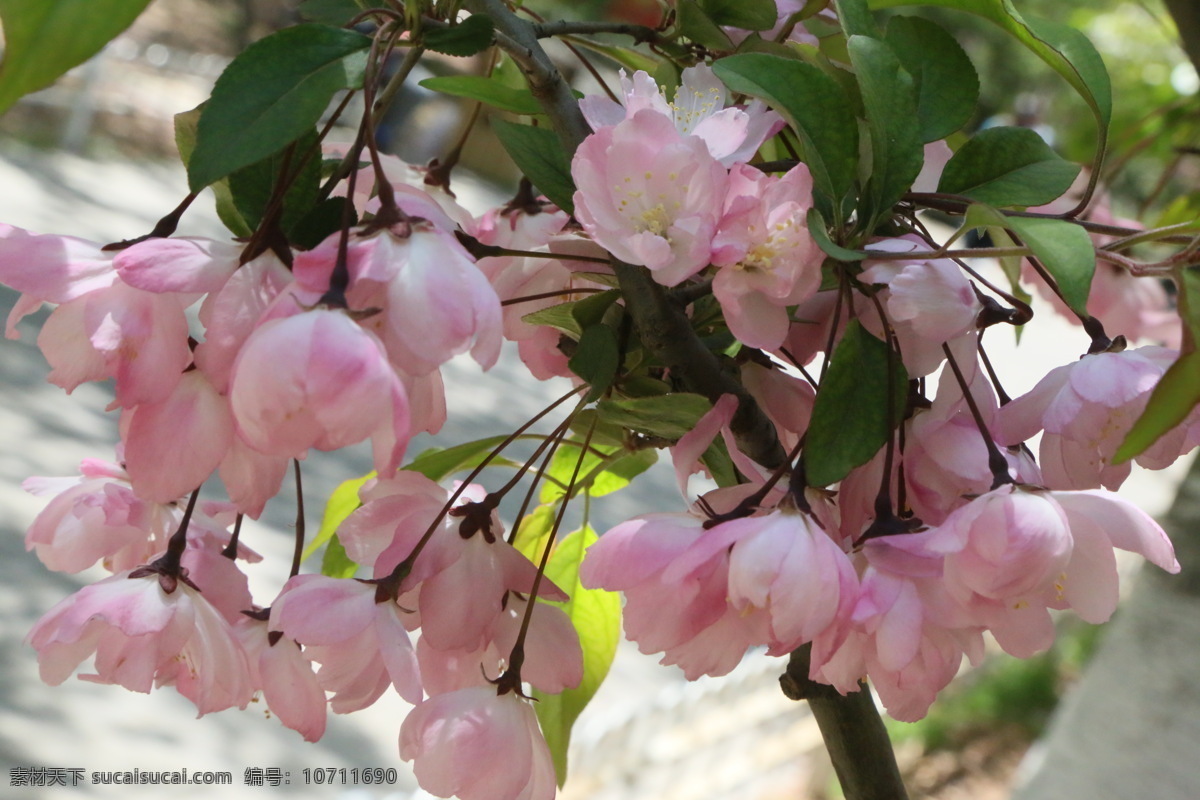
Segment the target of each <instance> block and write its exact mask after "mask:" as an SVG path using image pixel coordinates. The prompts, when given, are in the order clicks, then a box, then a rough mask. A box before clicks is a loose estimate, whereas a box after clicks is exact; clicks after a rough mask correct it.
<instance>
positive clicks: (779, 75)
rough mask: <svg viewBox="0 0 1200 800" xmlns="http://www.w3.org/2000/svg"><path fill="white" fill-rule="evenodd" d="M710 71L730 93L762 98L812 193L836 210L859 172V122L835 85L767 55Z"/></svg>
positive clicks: (743, 57) (736, 59)
mask: <svg viewBox="0 0 1200 800" xmlns="http://www.w3.org/2000/svg"><path fill="white" fill-rule="evenodd" d="M713 71H714V72H716V74H717V77H718V78H720V79H721V80H722V81H724V82H725V85H726V86H728V87H729V88H730V89H731V90H733V91H735V92H742V93H743V94H749V95H753V96H755V97H761V98H762V99H763V100H765V101H767V103H768V104H769V105H770V106H771V107H772V108H774V109H775V110H776V111H778V112H779V113H780V114H782V115H783V116H784V117H785V118H786V119H787V120H788V122H789V123H790V124H791V126H792V128H793V129H794V130H795V131H796V133H797V135H798V136H799V137H800V140H801V143H802V144H803V147H804V161H805V163H806V164H807V165H808V169H809V171H810V172H811V173H812V176H813V184H814V186H815V188H816V189H817V191H819V192H820V193H822V194H824V195H825V197H826V198H827V199H828V201H829V202H830V204H831V206H832V207H833V208H835V209H836V208H839V207H840V203H841V199H842V198H843V197H844V196H845V195H846V193H847V192H849V191H850V187H851V186H853V185H854V179H855V177H856V171H857V169H858V121H857V120H856V119H855V117H854V113H853V112H852V111H851V110H850V107H849V106H848V105H847V103H846V97H845V92H844V91H843V90H842V88H841V87H840V86H839V85H838V83H837V82H836V81H835V80H834V79H833V78H831V77H829V76H828V75H826V74H825V73H824V72H822V71H821V70H819V69H817V68H816V67H814V66H812V65H811V64H806V63H804V62H802V61H794V60H790V59H786V58H780V57H778V56H771V55H766V54H765V53H743V54H740V55H736V56H730V57H729V58H724V59H721V60H720V61H718V62H717V63H715V64H714V65H713Z"/></svg>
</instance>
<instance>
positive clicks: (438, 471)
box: [404, 436, 508, 481]
mask: <svg viewBox="0 0 1200 800" xmlns="http://www.w3.org/2000/svg"><path fill="white" fill-rule="evenodd" d="M507 438H508V437H507V436H488V437H486V438H483V439H476V440H475V441H473V442H463V443H462V444H458V445H455V446H454V447H447V448H445V449H438V448H430V449H428V450H426V451H425V452H423V453H421V455H419V456H417V457H416V458H414V459H413V460H412V461H410V462H409V463H408V464H406V465H405V466H404V469H408V470H412V471H413V472H419V473H421V474H422V475H424V476H425V477H426V478H429V480H431V481H440V480H442V479H443V478H446V477H448V476H450V475H453V474H454V473H455V472H458V471H459V470H461V469H467V468H469V467H473V466H476V465H477V464H478V463H479V462H480V460H481V459H482V458H483V457H484V456H486V455H487V454H488V453H490V452H491V451H492V450H493V449H495V447H496V446H497V445H498V444H500V443H501V442H503V441H504V440H505V439H507ZM498 461H499V459H497V460H495V461H493V462H492V463H493V464H495V463H497V462H498Z"/></svg>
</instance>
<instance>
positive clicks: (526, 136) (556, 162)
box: [492, 120, 575, 214]
mask: <svg viewBox="0 0 1200 800" xmlns="http://www.w3.org/2000/svg"><path fill="white" fill-rule="evenodd" d="M492 130H494V131H495V132H496V136H497V137H499V139H500V144H502V145H504V149H505V150H507V151H508V155H509V157H511V158H512V160H513V161H514V162H515V163H516V165H517V169H519V170H521V172H522V173H523V174H524V175H525V177H527V178H529V180H530V181H531V182H532V183H533V185H534V186H536V187H537V188H538V190H539V191H541V193H542V194H544V195H546V197H548V198H549V199H550V202H552V203H554V205H556V206H558V207H559V208H561V209H562V210H563V211H566V212H567V213H568V214H573V213H574V212H575V201H574V195H575V179H574V178H572V177H571V164H570V162H568V161H567V154H566V153H565V152H563V148H562V143H561V142H560V141H559V140H558V136H557V135H555V133H554V131H552V130H549V129H547V128H535V127H533V126H532V125H518V124H517V123H515V122H505V121H503V120H495V121H494V122H493V123H492Z"/></svg>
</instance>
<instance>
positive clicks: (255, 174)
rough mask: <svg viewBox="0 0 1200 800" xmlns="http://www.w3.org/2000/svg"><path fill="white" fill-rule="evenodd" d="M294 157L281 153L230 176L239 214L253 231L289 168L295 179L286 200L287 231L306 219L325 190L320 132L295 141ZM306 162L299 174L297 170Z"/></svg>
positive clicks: (283, 225) (283, 226) (283, 221)
mask: <svg viewBox="0 0 1200 800" xmlns="http://www.w3.org/2000/svg"><path fill="white" fill-rule="evenodd" d="M294 144H295V148H294V149H293V151H292V154H291V156H290V157H288V156H287V151H286V150H280V151H279V152H277V153H274V154H273V155H270V156H267V157H266V158H264V159H263V160H262V161H259V162H257V163H255V164H251V165H250V166H248V167H242V168H241V169H239V170H237V171H236V172H233V173H232V174H230V175H229V178H228V181H229V190H230V192H231V193H232V195H233V204H234V206H236V207H237V210H238V214H239V215H240V216H241V218H242V219H243V220H245V221H246V224H247V225H248V226H250V228H252V229H253V228H257V227H258V224H259V222H261V221H262V218H263V214H265V213H266V211H267V207H268V206H269V205H270V203H271V197H272V195H273V194H274V192H275V186H276V184H277V182H278V181H279V177H280V172H281V170H283V169H284V168H285V167H286V168H287V171H288V176H290V177H291V178H292V180H291V185H290V186H289V188H288V191H287V194H286V195H284V199H283V215H282V217H281V218H280V220H279V222H280V228H281V229H282V230H283V231H285V232H287V231H290V230H291V229H292V227H293V226H294V225H296V224H297V223H298V222H299V221H300V220H301V219H303V218H304V217H305V215H307V214H308V213H309V212H310V211H311V210H312V209H313V207H314V206H315V205H316V202H317V196H318V194H319V192H320V190H321V159H320V152H321V142H320V139H318V137H317V132H316V130H309V131H306V132H305V133H304V135H303V136H301V137H300V138H299V139H297V140H296V141H295V142H294ZM301 159H306V160H305V161H304V165H303V167H302V168H301V169H300V171H299V173H297V172H296V167H297V166H299V164H300V162H301Z"/></svg>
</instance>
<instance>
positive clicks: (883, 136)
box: [848, 36, 925, 217]
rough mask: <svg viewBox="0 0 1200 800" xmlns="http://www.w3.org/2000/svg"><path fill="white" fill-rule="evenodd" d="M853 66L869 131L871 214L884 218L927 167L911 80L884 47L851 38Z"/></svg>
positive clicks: (859, 38)
mask: <svg viewBox="0 0 1200 800" xmlns="http://www.w3.org/2000/svg"><path fill="white" fill-rule="evenodd" d="M848 47H849V51H850V61H851V63H852V64H853V65H854V71H855V74H856V75H857V77H858V85H859V87H860V88H861V89H862V99H863V106H864V108H865V110H866V114H867V128H868V129H869V130H870V132H871V160H872V168H871V178H870V180H869V182H868V183H867V188H868V190H869V195H870V197H871V201H872V205H873V207H874V208H873V215H874V216H875V217H878V216H879V215H882V214H886V213H888V212H889V211H890V209H891V207H892V206H893V205H894V204H895V202H896V201H897V200H899V199H900V197H901V196H902V195H903V194H904V193H905V192H906V191H908V189H909V187H910V186H912V182H913V180H914V179H915V178H916V177H917V174H918V173H919V172H920V171H921V166H922V165H923V164H924V163H925V154H924V150H923V148H922V147H921V138H920V135H919V134H920V131H919V129H918V126H917V101H916V92H915V90H914V88H913V80H912V77H911V76H909V74H908V73H907V72H905V71H904V69H903V67H901V66H900V59H898V58H896V55H895V54H894V53H893V52H892V50H891V48H890V47H889V46H888V44H887V43H886V42H883V41H880V40H879V39H872V38H870V37H867V36H851V37H850V42H849V45H848Z"/></svg>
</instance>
